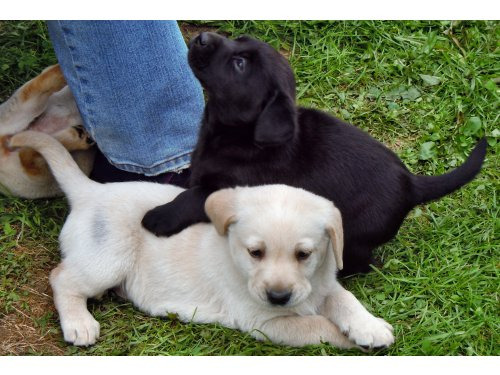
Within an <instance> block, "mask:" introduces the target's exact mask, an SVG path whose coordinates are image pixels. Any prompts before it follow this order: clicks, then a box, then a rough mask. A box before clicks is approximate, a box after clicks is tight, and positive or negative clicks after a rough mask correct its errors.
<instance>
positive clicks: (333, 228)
mask: <svg viewBox="0 0 500 375" xmlns="http://www.w3.org/2000/svg"><path fill="white" fill-rule="evenodd" d="M332 207H333V210H332V215H331V218H330V223H329V224H327V226H326V231H327V232H328V235H329V236H330V241H331V243H332V249H333V255H334V257H335V262H336V263H337V268H338V269H339V270H341V269H342V268H344V263H343V261H342V254H343V251H344V229H343V227H342V216H341V214H340V211H339V210H338V208H337V207H335V206H332Z"/></svg>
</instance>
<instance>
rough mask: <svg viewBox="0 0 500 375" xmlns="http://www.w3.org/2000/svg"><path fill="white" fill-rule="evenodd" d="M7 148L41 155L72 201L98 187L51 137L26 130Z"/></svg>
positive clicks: (11, 141) (12, 140) (11, 140)
mask: <svg viewBox="0 0 500 375" xmlns="http://www.w3.org/2000/svg"><path fill="white" fill-rule="evenodd" d="M9 146H10V147H12V148H16V147H29V148H32V149H34V150H35V151H37V152H39V153H40V154H42V156H43V157H44V159H45V160H46V161H47V164H48V165H49V167H50V171H51V172H52V174H53V175H54V177H55V179H56V181H57V182H58V183H59V186H60V187H61V189H62V191H63V192H64V193H65V194H66V196H67V197H68V198H69V199H70V200H72V198H76V196H77V194H78V193H84V194H85V192H88V188H91V187H93V186H96V185H99V184H98V183H97V182H95V181H92V180H91V179H89V178H88V177H87V176H86V175H85V174H84V173H83V172H82V170H81V169H80V168H79V167H78V165H77V164H76V162H75V161H74V160H73V158H72V157H71V155H70V153H69V152H68V150H66V148H64V146H63V145H62V144H61V143H60V142H59V141H58V140H56V139H55V138H53V137H52V136H50V135H48V134H45V133H42V132H37V131H32V130H27V131H24V132H21V133H18V134H16V135H14V136H13V137H12V138H11V139H10V143H9Z"/></svg>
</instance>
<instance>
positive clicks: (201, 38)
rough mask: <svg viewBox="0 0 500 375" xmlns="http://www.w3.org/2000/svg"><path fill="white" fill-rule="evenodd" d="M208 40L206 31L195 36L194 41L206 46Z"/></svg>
mask: <svg viewBox="0 0 500 375" xmlns="http://www.w3.org/2000/svg"><path fill="white" fill-rule="evenodd" d="M208 42H209V37H208V34H207V33H206V32H202V33H200V35H198V37H197V38H196V43H197V44H198V45H200V46H206V45H207V44H208Z"/></svg>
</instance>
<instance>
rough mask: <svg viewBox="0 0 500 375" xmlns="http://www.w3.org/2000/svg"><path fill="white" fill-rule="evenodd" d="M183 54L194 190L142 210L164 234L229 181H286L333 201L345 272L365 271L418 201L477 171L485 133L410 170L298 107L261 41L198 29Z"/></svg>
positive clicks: (192, 216) (360, 136) (291, 84)
mask: <svg viewBox="0 0 500 375" xmlns="http://www.w3.org/2000/svg"><path fill="white" fill-rule="evenodd" d="M188 57H189V62H190V65H191V68H192V69H193V72H194V73H195V75H196V77H197V78H198V79H199V80H200V82H201V83H202V85H203V87H204V88H205V90H206V91H207V94H208V101H207V105H206V108H205V113H204V118H203V122H202V126H201V130H200V135H199V140H198V144H197V146H196V149H195V151H194V153H193V158H192V175H191V181H190V186H191V187H192V188H191V189H189V190H187V191H186V192H185V193H183V194H181V195H180V196H179V197H178V198H177V199H175V200H174V201H173V202H171V203H169V204H166V205H163V206H160V207H157V208H155V209H154V210H151V211H149V212H148V213H147V214H146V216H145V217H144V219H143V225H144V226H145V227H146V228H147V229H149V230H150V231H152V232H153V233H155V234H157V235H171V234H174V233H177V232H179V231H180V230H182V229H184V228H185V227H187V226H188V225H190V224H193V223H195V222H199V221H208V218H207V217H206V215H205V213H204V210H203V202H204V201H205V199H206V197H207V196H208V195H209V194H210V193H211V192H213V191H215V190H218V189H221V188H225V187H232V186H236V185H261V184H273V183H284V184H288V185H291V186H296V187H301V188H304V189H306V190H309V191H311V192H313V193H316V194H319V195H321V196H324V197H326V198H328V199H331V200H332V201H333V202H334V203H335V205H336V206H337V207H338V208H339V209H340V211H341V213H342V219H343V223H344V232H345V233H344V237H345V248H344V270H343V272H342V275H348V274H352V273H355V272H367V271H369V270H370V267H369V264H370V263H371V262H372V251H373V249H374V248H375V247H377V246H379V245H381V244H383V243H384V242H387V241H389V240H390V239H391V238H393V237H394V236H395V235H396V233H397V232H398V230H399V227H400V226H401V223H402V222H403V219H404V218H405V216H406V215H407V214H408V212H409V211H410V210H411V209H412V208H413V207H415V205H417V204H421V203H425V202H428V201H429V200H431V199H437V198H439V197H441V196H443V195H445V194H449V193H451V192H452V191H454V190H456V189H458V188H459V187H460V186H462V185H464V184H465V183H467V182H469V181H470V180H472V179H473V178H474V176H475V175H476V174H477V173H478V172H479V170H480V168H481V165H482V162H483V160H484V157H485V153H486V141H485V140H484V139H483V140H482V141H480V142H479V143H478V145H477V146H476V148H475V149H474V151H473V152H472V154H471V156H470V157H469V159H468V160H467V161H466V163H464V164H463V165H462V166H461V167H459V168H458V169H456V170H454V171H452V172H451V173H448V174H445V175H442V176H432V177H427V176H415V175H413V174H411V173H410V172H409V171H408V170H407V168H406V167H405V166H404V165H403V163H402V162H401V161H400V160H399V158H398V157H397V156H396V155H395V154H394V153H393V152H392V151H390V150H389V149H387V148H386V147H385V146H384V145H382V144H381V143H379V142H378V141H376V140H375V139H373V138H372V137H370V136H369V135H368V134H367V133H365V132H363V131H361V130H360V129H358V128H356V127H354V126H352V125H350V124H347V123H345V122H343V121H341V120H339V119H337V118H335V117H332V116H330V115H328V114H326V113H324V112H321V111H317V110H313V109H306V108H301V107H296V106H295V80H294V76H293V72H292V70H291V68H290V66H289V64H288V62H287V61H286V59H285V58H283V57H282V56H281V55H280V54H279V53H278V52H276V51H275V50H274V49H273V48H271V47H270V46H269V45H267V44H266V43H263V42H260V41H257V40H254V39H251V38H248V37H242V38H238V39H236V40H229V39H226V38H224V37H222V36H219V35H217V34H213V33H202V34H200V35H199V36H198V37H197V38H195V39H194V41H192V42H191V44H190V48H189V56H188Z"/></svg>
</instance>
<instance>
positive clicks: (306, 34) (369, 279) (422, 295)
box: [0, 21, 500, 355]
mask: <svg viewBox="0 0 500 375" xmlns="http://www.w3.org/2000/svg"><path fill="white" fill-rule="evenodd" d="M499 25H500V24H499V23H498V22H484V21H481V22H457V21H455V22H448V21H447V22H442V21H436V22H429V21H425V22H420V21H405V22H378V21H377V22H370V21H362V22H361V21H360V22H351V21H349V22H326V21H314V22H297V21H278V22H270V21H259V22H251V21H237V22H236V21H218V22H207V21H204V22H190V23H182V28H183V31H184V32H185V34H186V35H187V34H191V33H193V32H195V31H196V30H197V29H199V28H203V29H206V28H213V29H214V30H218V31H219V32H221V33H225V34H228V35H232V36H237V35H241V34H248V35H252V36H254V37H257V38H260V39H262V40H264V41H266V42H269V43H271V44H272V45H273V46H274V47H275V48H277V49H279V50H280V51H281V52H282V53H283V54H284V55H285V56H287V57H288V59H289V60H290V62H291V64H292V66H293V68H294V70H295V74H296V78H297V93H298V102H299V103H300V104H301V105H304V106H309V107H314V108H320V109H323V110H326V111H328V112H330V113H331V114H333V115H335V116H337V117H339V118H342V119H344V120H347V121H349V122H351V123H353V124H355V125H357V126H358V127H360V128H362V129H364V130H366V131H368V132H369V133H370V134H371V135H372V136H374V137H375V138H377V139H379V140H380V141H382V142H384V143H385V144H386V145H387V146H388V147H390V148H391V149H392V150H394V151H395V152H396V153H397V154H398V155H399V156H400V157H401V158H402V159H403V161H404V162H405V163H406V165H407V166H408V167H409V168H410V170H412V171H413V172H414V173H422V174H429V175H431V174H440V173H444V172H446V171H448V170H450V169H452V168H453V167H455V166H457V165H459V164H460V163H462V162H463V161H464V160H465V158H466V156H467V155H468V153H469V152H470V150H471V149H472V147H473V145H474V144H475V143H476V142H477V141H478V140H479V139H480V138H481V137H483V136H486V137H487V139H488V143H489V148H488V154H487V158H486V162H485V165H484V168H483V170H482V172H481V173H480V175H479V176H478V177H477V178H476V179H475V180H474V181H473V182H471V183H470V184H468V185H467V186H465V187H464V188H462V189H461V190H459V191H458V192H455V193H454V194H452V195H450V196H447V197H445V198H443V199H441V200H439V201H436V202H432V203H430V204H427V205H425V206H421V207H418V208H416V209H415V210H413V211H412V212H411V213H410V215H409V216H408V218H407V219H406V221H405V223H404V225H403V227H402V228H401V230H400V232H399V234H398V236H397V237H396V238H395V239H394V240H392V241H391V242H389V243H388V244H386V245H385V246H383V247H381V248H379V249H378V251H377V255H378V257H379V258H380V259H381V260H382V261H383V265H382V266H381V267H380V268H378V269H375V270H374V271H373V272H371V273H370V274H368V275H357V276H354V277H351V278H349V279H346V280H343V281H342V283H343V284H344V285H345V286H346V288H348V289H349V290H351V291H352V292H353V293H354V294H355V295H356V296H357V297H358V298H359V299H360V300H361V301H362V302H363V304H365V306H366V307H367V308H368V309H369V310H370V311H372V312H373V313H374V314H376V315H378V316H381V317H383V318H384V319H386V320H387V321H388V322H390V323H391V324H392V325H393V326H394V328H395V336H396V343H395V344H394V346H392V347H391V348H389V349H388V350H385V351H382V352H378V353H375V354H376V355H499V354H500V351H499V341H500V340H499V339H500V337H499V328H500V327H499V322H500V320H499V315H498V311H499V304H498V292H499V282H498V271H499V266H500V260H499V250H500V241H499V238H498V234H497V233H495V232H497V231H498V227H499V219H498V206H497V200H496V198H497V196H496V194H497V193H498V192H499V186H500V173H499V171H500V168H499V167H500V165H499V158H498V149H499V143H498V141H499V138H498V137H499V136H500V127H499V125H498V114H499V112H498V104H499V92H500V91H499V89H498V85H499V84H500V66H499V61H500V60H499V57H500V56H499V55H500V54H499V49H498V40H500V27H499ZM55 62H56V59H55V55H54V53H53V51H52V47H51V43H50V40H49V39H48V36H47V31H46V27H45V25H44V23H43V22H26V21H23V22H0V102H1V101H4V100H5V99H6V98H7V97H8V96H9V95H10V94H11V93H12V92H13V90H14V89H15V88H17V87H18V86H20V85H21V84H22V83H24V82H25V81H26V80H28V79H30V78H32V77H33V76H35V75H36V74H38V73H39V72H40V71H41V70H42V69H43V68H44V67H46V66H47V65H49V64H52V63H55ZM67 213H68V206H67V203H66V201H65V199H63V198H59V199H51V200H43V199H42V200H36V201H27V200H22V199H16V198H12V197H4V196H0V228H1V229H0V355H9V354H23V355H30V354H44V355H48V354H52V355H60V354H66V355H117V354H118V355H339V354H347V355H360V354H361V353H360V352H358V351H347V352H342V351H340V350H337V349H335V348H333V347H331V346H329V345H327V344H323V345H318V346H309V347H305V348H298V349H297V348H289V347H284V346H278V345H272V344H271V343H268V342H257V341H255V340H254V339H252V338H251V337H250V336H249V335H246V334H243V333H240V332H237V331H233V330H230V329H226V328H224V327H221V326H218V325H200V324H183V323H180V322H179V321H177V320H176V318H175V316H172V317H169V318H165V319H158V318H150V317H148V316H145V315H144V314H142V313H141V312H139V311H137V310H135V309H134V308H133V306H132V305H131V304H129V303H127V302H124V301H122V300H120V299H119V298H118V297H116V296H114V295H112V294H110V295H107V296H105V297H104V298H103V300H102V301H99V302H95V301H92V302H90V304H89V307H90V310H91V312H92V313H93V315H94V316H95V317H96V319H97V320H98V321H99V322H100V323H101V338H100V340H99V342H98V343H97V344H96V345H95V346H93V347H90V348H75V347H72V346H68V345H67V344H65V343H64V341H63V340H62V334H61V330H60V328H59V323H58V318H57V313H56V311H55V309H54V307H53V303H52V297H51V291H50V287H49V285H48V274H49V271H50V269H51V268H53V267H54V266H55V265H56V264H57V263H58V260H59V253H58V249H57V236H58V233H59V230H60V228H61V226H62V224H63V222H64V218H65V216H66V215H67ZM179 251H182V249H180V250H179Z"/></svg>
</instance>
